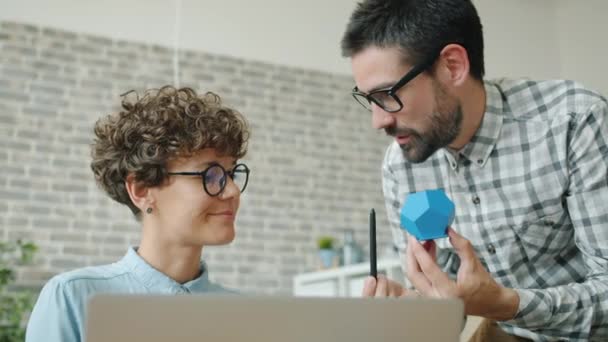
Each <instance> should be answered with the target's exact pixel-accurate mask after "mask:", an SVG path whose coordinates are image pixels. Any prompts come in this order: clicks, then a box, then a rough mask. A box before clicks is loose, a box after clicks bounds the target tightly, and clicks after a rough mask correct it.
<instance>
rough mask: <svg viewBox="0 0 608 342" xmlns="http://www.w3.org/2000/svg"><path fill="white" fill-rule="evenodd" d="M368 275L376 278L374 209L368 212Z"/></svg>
mask: <svg viewBox="0 0 608 342" xmlns="http://www.w3.org/2000/svg"><path fill="white" fill-rule="evenodd" d="M369 275H371V276H372V277H374V278H376V279H377V278H378V266H377V264H376V211H374V208H372V210H371V211H370V212H369Z"/></svg>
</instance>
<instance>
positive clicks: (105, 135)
mask: <svg viewBox="0 0 608 342" xmlns="http://www.w3.org/2000/svg"><path fill="white" fill-rule="evenodd" d="M121 97H122V110H121V111H120V112H118V113H113V114H110V115H108V116H106V117H103V118H101V119H99V120H98V121H97V122H96V124H95V129H94V131H95V139H94V142H93V145H92V148H91V156H92V161H91V169H92V170H93V173H94V175H95V180H96V182H97V184H98V185H99V186H100V187H101V188H102V189H103V190H104V191H105V192H106V193H107V194H108V195H110V197H111V198H112V199H114V200H115V201H117V202H119V203H122V204H125V205H127V206H128V207H129V208H130V209H131V211H132V212H133V214H134V215H135V216H136V217H139V214H140V210H139V208H137V207H136V206H135V205H134V204H133V203H132V202H131V199H130V197H129V194H128V192H127V189H126V186H125V181H126V179H127V176H128V175H130V174H133V175H134V178H135V181H136V182H141V183H142V184H144V185H145V186H150V187H152V186H157V185H160V184H161V183H162V182H163V181H164V180H165V179H166V177H167V172H168V171H167V169H166V165H167V162H169V161H171V160H174V159H177V158H182V157H189V156H191V155H193V154H194V153H196V152H198V151H200V150H201V149H204V148H214V149H215V150H216V151H217V152H218V154H220V155H225V156H231V157H235V158H237V159H239V158H242V157H243V156H245V154H246V153H247V140H248V139H249V126H248V123H247V121H246V120H245V118H244V117H243V116H242V115H241V114H240V113H239V112H237V111H236V110H234V109H231V108H228V107H226V106H224V105H222V101H221V99H220V97H219V96H218V95H216V94H214V93H211V92H207V93H206V94H204V95H197V93H196V92H195V91H194V90H193V89H191V88H180V89H176V88H174V87H172V86H164V87H162V88H160V89H149V90H146V91H144V92H143V94H142V96H141V97H140V96H139V94H138V93H137V92H136V91H134V90H131V91H129V92H127V93H124V94H122V95H121Z"/></svg>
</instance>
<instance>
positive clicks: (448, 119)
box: [385, 82, 462, 163]
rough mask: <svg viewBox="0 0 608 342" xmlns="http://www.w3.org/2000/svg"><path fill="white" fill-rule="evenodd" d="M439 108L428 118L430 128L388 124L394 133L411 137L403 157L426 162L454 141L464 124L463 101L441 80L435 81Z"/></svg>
mask: <svg viewBox="0 0 608 342" xmlns="http://www.w3.org/2000/svg"><path fill="white" fill-rule="evenodd" d="M433 88H434V90H435V94H436V95H435V103H436V109H435V111H434V112H433V113H431V114H430V115H429V116H428V118H427V119H426V120H425V121H426V123H427V127H428V128H427V129H426V130H424V131H420V130H415V129H412V128H408V127H399V126H397V125H394V126H391V127H387V128H386V129H385V131H386V134H388V135H390V136H401V135H407V136H409V138H410V139H409V141H408V142H407V143H406V144H402V145H400V147H401V150H402V151H403V156H404V157H405V158H406V159H407V160H408V161H409V162H412V163H422V162H424V161H426V160H427V159H428V158H429V157H430V156H431V155H433V153H435V152H436V151H437V150H439V149H440V148H443V147H446V146H448V145H449V144H450V143H451V142H453V141H454V140H455V139H456V137H457V136H458V134H459V133H460V128H461V126H462V106H461V105H460V103H459V101H458V100H457V99H456V98H454V97H451V96H449V95H448V94H447V92H446V91H445V89H444V88H443V87H442V86H441V85H440V84H439V83H437V82H433Z"/></svg>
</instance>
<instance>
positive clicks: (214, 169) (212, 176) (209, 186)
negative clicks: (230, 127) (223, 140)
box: [168, 164, 250, 197]
mask: <svg viewBox="0 0 608 342" xmlns="http://www.w3.org/2000/svg"><path fill="white" fill-rule="evenodd" d="M249 172H250V171H249V168H248V167H247V165H245V164H236V165H235V166H234V167H233V168H232V170H228V171H227V170H226V169H224V167H222V165H220V164H211V165H210V166H209V167H208V168H206V169H204V170H203V171H198V172H169V173H168V174H169V175H172V176H200V177H201V179H202V181H203V188H204V189H205V192H206V193H207V194H208V195H209V196H211V197H215V196H217V195H219V194H221V193H222V191H224V189H225V188H226V184H228V177H230V178H231V179H232V181H233V182H234V184H235V185H236V186H237V188H239V191H240V192H241V193H243V192H244V191H245V188H247V182H248V181H249Z"/></svg>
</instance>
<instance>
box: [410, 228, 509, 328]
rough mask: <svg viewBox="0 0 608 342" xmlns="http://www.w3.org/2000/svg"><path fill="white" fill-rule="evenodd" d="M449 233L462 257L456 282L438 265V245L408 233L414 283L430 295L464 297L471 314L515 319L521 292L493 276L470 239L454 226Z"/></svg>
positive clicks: (466, 308)
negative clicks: (436, 255)
mask: <svg viewBox="0 0 608 342" xmlns="http://www.w3.org/2000/svg"><path fill="white" fill-rule="evenodd" d="M448 235H449V238H450V243H451V244H452V246H453V247H454V249H455V250H456V253H458V256H459V257H460V268H459V269H458V273H457V277H456V282H454V281H453V280H451V279H450V278H449V277H448V275H447V274H446V273H444V272H443V271H442V270H441V268H439V266H437V263H436V262H435V255H434V254H435V253H434V248H429V251H427V249H425V247H424V246H423V245H422V244H421V243H420V242H418V241H417V240H416V239H415V238H414V237H412V236H408V247H407V270H408V271H407V273H408V274H407V276H408V279H409V280H410V282H411V283H412V284H413V285H414V287H415V288H416V289H417V290H418V292H419V293H420V294H421V295H423V296H426V297H434V298H460V299H461V300H462V301H463V302H464V305H465V313H466V314H467V315H475V316H482V317H486V318H491V319H495V320H509V319H512V318H513V317H514V316H515V314H516V313H517V309H518V306H519V296H518V294H517V292H515V291H514V290H513V289H509V288H505V287H502V286H501V285H499V284H498V283H497V282H496V281H495V280H494V279H493V278H492V276H491V275H490V274H489V273H488V271H487V270H486V269H485V268H484V267H483V265H482V264H481V261H479V258H477V256H476V255H475V250H474V249H473V247H472V246H471V243H470V242H469V241H468V240H467V239H465V238H464V237H462V236H461V235H459V234H458V233H456V232H455V231H454V230H453V229H451V228H449V231H448ZM433 245H434V244H432V245H431V247H432V246H433ZM427 248H428V246H427ZM429 252H431V254H429Z"/></svg>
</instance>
